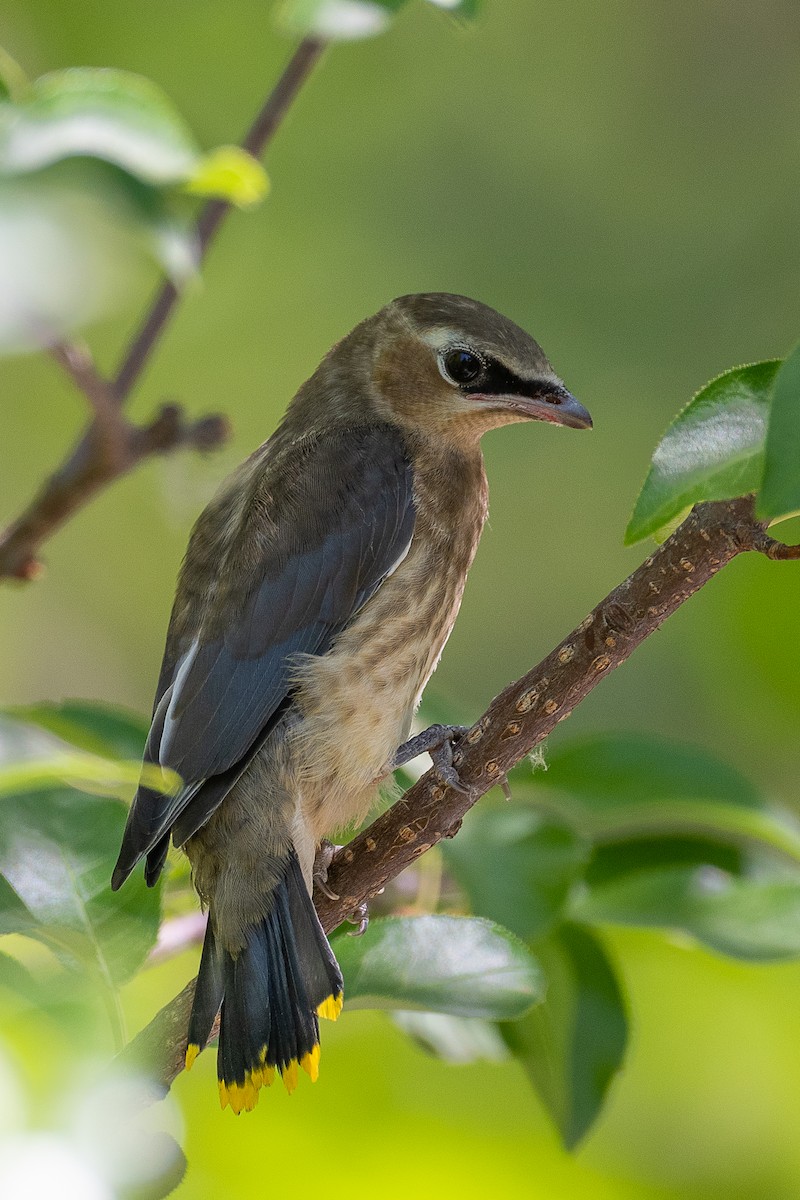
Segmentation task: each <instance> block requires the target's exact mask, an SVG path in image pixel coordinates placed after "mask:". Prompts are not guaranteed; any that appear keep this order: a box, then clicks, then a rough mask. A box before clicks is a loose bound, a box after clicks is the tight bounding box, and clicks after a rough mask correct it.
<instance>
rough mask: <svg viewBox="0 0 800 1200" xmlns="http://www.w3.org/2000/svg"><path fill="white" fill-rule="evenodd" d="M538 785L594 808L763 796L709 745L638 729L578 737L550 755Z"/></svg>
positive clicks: (746, 804)
mask: <svg viewBox="0 0 800 1200" xmlns="http://www.w3.org/2000/svg"><path fill="white" fill-rule="evenodd" d="M533 783H534V787H535V789H536V790H537V791H539V790H541V789H543V788H544V789H549V790H557V791H559V792H563V793H565V795H566V796H569V797H570V798H571V800H573V801H574V802H575V803H576V805H579V806H580V808H581V811H583V810H584V809H585V810H587V811H589V812H592V813H595V812H598V811H602V810H613V809H616V808H619V807H620V806H623V805H629V804H638V803H641V802H642V801H651V802H656V801H660V800H679V799H687V800H694V799H696V798H697V797H698V796H702V797H703V799H705V800H709V801H712V802H719V803H721V804H735V805H737V806H739V807H742V808H762V807H763V806H764V801H763V799H762V797H761V795H760V793H759V792H758V789H757V788H756V787H755V786H754V784H753V783H751V781H750V780H749V779H747V778H746V777H745V776H744V775H742V774H741V773H740V772H739V771H737V770H736V768H735V767H732V766H730V764H729V763H726V762H723V761H722V760H721V759H718V758H716V757H715V756H714V755H712V754H709V753H708V752H707V751H706V750H703V749H701V748H700V747H697V746H692V745H689V744H687V743H684V742H677V741H672V740H670V739H668V738H662V737H656V736H651V735H650V734H639V733H621V734H619V733H601V734H596V735H593V736H591V737H587V738H580V739H576V740H574V741H572V742H568V743H566V744H565V745H563V746H560V747H558V748H557V749H554V750H553V751H552V752H551V753H549V754H548V759H547V770H546V771H544V772H540V773H538V774H536V775H535V776H534V780H533Z"/></svg>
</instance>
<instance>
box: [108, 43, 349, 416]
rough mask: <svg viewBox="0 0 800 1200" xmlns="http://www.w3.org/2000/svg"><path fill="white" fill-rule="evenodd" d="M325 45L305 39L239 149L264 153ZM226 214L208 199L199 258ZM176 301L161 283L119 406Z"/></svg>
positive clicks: (122, 382)
mask: <svg viewBox="0 0 800 1200" xmlns="http://www.w3.org/2000/svg"><path fill="white" fill-rule="evenodd" d="M325 44H326V43H325V42H324V41H322V40H320V39H318V38H306V39H305V41H302V42H301V43H300V45H299V46H298V47H297V49H296V50H295V52H294V54H293V55H292V57H291V58H290V59H289V62H288V63H287V64H286V67H285V68H284V71H283V73H282V74H281V76H280V78H279V80H278V82H277V83H276V84H275V87H274V88H273V89H272V91H271V92H270V94H269V96H268V97H267V100H266V101H265V103H264V106H263V108H262V109H261V111H260V112H259V114H258V116H257V117H256V119H255V121H254V122H253V124H252V126H251V127H250V129H249V131H248V133H247V134H246V135H245V138H244V140H243V141H242V148H243V149H244V150H247V151H248V152H249V153H250V154H252V155H253V156H254V157H255V158H261V157H262V155H263V154H264V153H265V152H266V150H267V147H268V146H269V144H270V142H271V141H272V139H273V137H274V136H275V134H276V133H277V131H278V129H279V127H280V125H281V123H282V121H283V119H284V117H285V116H286V114H287V112H288V111H289V108H290V107H291V105H292V103H293V101H294V99H295V97H296V96H297V94H298V92H299V91H300V89H301V87H302V86H303V84H304V83H305V81H306V79H307V78H308V76H309V75H310V74H311V72H312V70H313V69H314V67H315V66H316V64H317V62H318V61H319V59H320V58H321V56H322V53H323V51H324V49H325ZM229 211H230V205H229V204H228V203H226V201H224V200H211V201H210V202H209V203H208V204H206V206H205V207H204V209H203V211H202V212H201V214H200V218H199V220H198V222H197V235H198V240H199V243H200V254H201V259H202V258H205V256H206V254H207V253H208V248H209V246H210V245H211V242H212V240H213V238H214V235H215V233H216V232H217V230H218V229H219V226H220V223H221V222H222V220H223V218H224V217H225V215H226V214H227V213H228V212H229ZM177 300H178V292H177V291H176V290H175V287H174V286H173V285H172V284H171V283H169V282H166V283H164V284H163V285H162V287H161V289H160V291H159V292H158V295H157V296H156V298H155V300H154V301H153V304H152V307H151V308H150V311H149V312H148V314H147V316H146V318H145V320H144V322H143V323H142V327H141V329H140V330H139V332H138V333H137V334H136V336H135V337H134V339H133V341H132V342H131V344H130V347H129V348H128V351H127V353H126V355H125V357H124V359H123V361H122V364H121V365H120V368H119V371H118V372H117V375H116V378H115V380H114V385H113V387H114V395H115V396H116V397H117V399H118V401H119V402H120V404H121V403H122V402H123V401H124V400H125V399H126V397H127V396H128V395H129V394H130V391H131V388H132V387H133V385H134V383H136V380H137V379H138V378H139V376H140V375H141V373H142V371H143V370H144V367H145V365H146V364H147V362H148V360H149V358H150V355H151V354H152V352H153V347H154V346H155V344H156V342H157V341H158V339H159V338H160V336H161V334H162V333H163V331H164V327H165V326H166V324H167V321H168V320H169V318H170V316H171V314H172V311H173V309H174V307H175V304H176V303H177Z"/></svg>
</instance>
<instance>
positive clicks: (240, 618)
mask: <svg viewBox="0 0 800 1200" xmlns="http://www.w3.org/2000/svg"><path fill="white" fill-rule="evenodd" d="M524 420H534V421H549V422H551V423H552V424H556V425H567V426H570V427H572V428H576V429H586V428H589V427H590V426H591V418H590V416H589V414H588V412H587V411H586V410H585V409H584V408H583V407H582V406H581V405H580V404H579V403H578V402H577V400H575V399H574V397H573V396H571V395H570V393H569V392H568V391H567V390H566V389H565V387H564V386H563V384H562V383H561V381H560V380H559V379H558V377H557V376H556V375H555V373H554V371H553V368H552V367H551V366H550V364H549V362H548V361H547V358H546V357H545V355H544V353H543V351H542V350H541V349H540V347H539V346H538V345H537V343H536V342H535V341H534V340H533V339H532V338H531V337H529V335H528V334H527V333H525V332H524V331H523V330H522V329H520V328H519V327H518V326H517V325H514V324H513V323H512V322H511V321H509V320H507V319H506V318H505V317H502V316H500V315H499V314H498V313H496V312H494V311H493V310H492V309H491V308H487V307H486V306H485V305H483V304H479V303H477V302H476V301H474V300H469V299H467V298H466V297H463V296H452V295H447V294H444V293H433V294H427V295H415V296H403V297H401V298H400V299H398V300H394V301H393V302H392V303H391V304H389V305H387V306H386V307H385V308H383V309H381V311H380V312H379V313H378V314H377V315H376V316H374V317H371V318H370V319H369V320H366V321H363V322H362V323H361V324H360V325H358V326H357V327H356V328H355V329H354V330H353V331H352V333H350V334H349V335H348V336H347V337H346V338H344V339H343V340H342V341H341V342H339V343H338V345H336V346H334V348H333V349H332V350H331V351H330V353H329V354H328V355H327V357H326V358H325V359H323V361H322V363H321V365H320V366H319V367H318V368H317V370H316V371H315V372H314V374H313V375H312V376H311V378H310V379H309V380H308V381H307V382H306V383H305V384H303V386H302V387H301V388H300V390H299V392H298V393H297V395H296V396H295V398H294V400H293V401H292V402H291V404H290V405H289V408H288V411H287V413H286V416H285V418H284V420H283V422H282V424H281V425H280V427H279V428H278V430H277V432H276V433H274V434H273V436H272V437H271V438H270V439H269V440H268V441H267V442H265V443H264V444H263V445H262V446H261V447H259V449H258V450H256V451H255V452H254V453H253V454H252V455H251V456H250V458H248V459H247V460H246V462H244V463H243V464H242V466H241V467H239V469H238V470H237V471H236V472H235V473H234V475H233V476H232V477H231V478H230V479H229V480H228V481H227V483H225V484H224V485H223V487H222V489H221V491H220V492H219V494H218V495H217V496H216V497H215V499H213V500H212V501H211V503H210V504H209V505H208V507H207V508H206V509H205V511H204V512H203V513H202V514H201V516H200V518H199V520H198V522H197V524H196V526H195V528H194V531H193V533H192V536H191V540H190V542H189V547H188V550H187V553H186V558H185V561H184V564H183V567H182V570H181V574H180V579H179V582H178V589H177V595H176V598H175V604H174V607H173V611H172V618H171V621H170V626H169V632H168V634H167V644H166V650H165V653H164V661H163V665H162V668H161V676H160V679H159V682H158V689H157V691H156V699H155V707H154V711H153V722H152V727H151V729H150V734H149V737H148V740H147V746H146V749H145V755H144V760H145V763H146V764H160V766H161V767H163V768H171V769H172V770H173V771H175V772H177V774H178V775H179V776H180V778H181V780H182V785H183V786H182V787H181V788H180V790H179V791H178V792H177V793H173V794H171V795H164V794H161V793H160V792H157V791H153V790H150V788H148V787H147V786H145V785H144V783H143V784H142V785H140V787H139V790H138V792H137V794H136V797H135V799H134V802H133V806H132V808H131V811H130V815H129V818H128V823H127V826H126V829H125V834H124V837H123V842H122V849H121V851H120V856H119V861H118V863H117V866H116V869H115V871H114V875H113V880H112V887H114V888H115V889H116V888H118V887H120V885H121V884H122V883H123V881H124V880H125V879H126V878H127V876H128V875H129V874H130V872H131V870H132V869H133V867H134V866H135V864H136V863H137V862H138V861H139V859H140V858H142V857H143V856H146V859H147V862H146V867H145V877H146V879H147V882H148V883H149V884H153V883H154V882H155V881H156V879H157V878H158V876H159V874H160V872H161V869H162V867H163V865H164V860H165V858H166V854H167V849H168V846H169V840H170V836H171V837H172V841H173V843H174V844H175V845H176V846H180V847H183V849H184V850H185V851H186V853H187V855H188V856H189V859H190V862H191V865H192V875H193V879H194V884H195V887H196V888H197V891H198V893H199V895H200V898H201V900H202V901H203V903H204V904H205V905H207V907H208V911H209V922H208V928H207V932H206V937H205V943H204V945H203V952H202V957H201V962H200V972H199V977H198V981H197V990H196V994H195V998H194V1007H193V1010H192V1014H191V1020H190V1025H189V1046H188V1050H187V1058H186V1065H187V1067H188V1066H191V1063H192V1062H193V1060H194V1058H195V1056H196V1055H197V1053H198V1052H199V1051H200V1050H201V1049H202V1048H203V1047H204V1046H205V1044H206V1041H207V1039H208V1037H209V1034H210V1032H211V1027H212V1024H213V1022H214V1019H215V1017H216V1015H217V1013H218V1012H219V1011H220V1009H221V1025H220V1037H219V1050H218V1054H217V1074H218V1077H219V1088H220V1098H221V1101H222V1105H223V1107H225V1105H226V1103H229V1104H230V1106H231V1107H232V1109H233V1110H234V1111H235V1112H237V1113H238V1112H239V1111H240V1110H241V1109H242V1108H245V1109H250V1108H252V1107H253V1106H254V1105H255V1103H256V1101H257V1099H258V1094H259V1089H260V1087H261V1086H262V1085H263V1084H269V1083H271V1082H272V1080H273V1078H274V1076H275V1073H276V1072H279V1073H280V1074H281V1075H282V1077H283V1080H284V1082H285V1084H286V1085H287V1087H288V1088H289V1089H290V1090H291V1089H292V1088H293V1087H294V1086H295V1084H296V1081H297V1073H298V1066H299V1067H301V1068H303V1069H304V1070H305V1071H306V1072H307V1073H308V1074H309V1075H310V1076H311V1078H312V1079H315V1078H316V1077H317V1073H318V1063H319V1027H318V1018H319V1017H329V1018H335V1017H336V1016H338V1014H339V1011H340V1009H341V1005H342V978H341V974H340V972H339V968H338V965H337V963H336V959H335V958H334V955H333V952H332V950H331V948H330V946H329V944H328V942H327V939H326V938H325V935H324V933H323V931H322V928H321V926H320V924H319V921H318V920H317V916H316V912H315V910H314V907H313V904H312V901H311V890H312V874H313V864H314V858H315V852H316V850H317V847H318V846H319V844H320V842H321V840H322V839H323V838H324V837H325V836H326V835H329V834H331V833H333V832H334V831H335V830H337V829H341V828H342V827H344V826H346V825H349V824H352V823H354V822H359V821H361V820H363V818H364V817H365V816H366V814H367V811H368V810H369V808H370V805H371V804H372V802H373V800H374V799H375V797H376V793H377V790H378V787H379V785H380V784H381V782H382V781H383V780H385V779H386V778H387V776H389V775H390V774H391V772H392V770H393V769H394V767H395V766H396V765H398V764H399V763H400V762H402V761H404V760H405V758H406V757H407V756H408V755H409V754H410V753H411V752H412V751H413V750H419V749H420V748H421V747H422V746H427V747H428V748H430V749H435V748H436V743H437V736H436V735H433V736H431V737H430V738H429V739H427V741H426V739H425V738H424V737H423V738H422V739H421V740H420V739H419V738H417V739H414V741H413V743H409V744H408V748H406V747H405V746H404V745H403V743H404V742H405V739H406V738H408V735H409V731H410V726H411V720H412V716H413V714H414V711H415V709H416V707H417V705H418V703H419V700H420V696H421V693H422V689H423V688H424V686H425V684H426V682H427V680H428V679H429V677H430V675H431V673H432V672H433V670H434V668H435V666H436V664H437V662H438V660H439V656H440V654H441V652H442V648H443V647H444V644H445V642H446V641H447V638H448V636H449V634H450V630H451V629H452V627H453V622H454V621H455V618H456V614H457V612H458V609H459V605H460V603H461V595H462V592H463V590H464V583H465V581H466V577H467V571H468V570H469V567H470V564H471V562H472V559H473V556H474V554H475V550H476V547H477V544H478V539H479V537H480V534H481V529H482V527H483V523H484V521H485V519H486V512H487V485H486V477H485V474H484V469H483V459H482V456H481V451H480V445H479V442H480V438H481V436H482V435H483V434H484V433H485V432H486V431H487V430H489V429H493V428H495V427H497V426H500V425H506V424H508V423H509V422H512V421H524ZM438 740H441V738H440V737H439V738H438ZM151 770H152V767H151ZM443 770H446V767H443ZM451 777H452V776H451Z"/></svg>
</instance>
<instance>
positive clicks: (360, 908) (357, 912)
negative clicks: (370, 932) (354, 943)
mask: <svg viewBox="0 0 800 1200" xmlns="http://www.w3.org/2000/svg"><path fill="white" fill-rule="evenodd" d="M345 921H349V922H350V924H351V925H357V926H358V929H351V930H350V931H349V932H348V934H347V936H348V937H361V935H362V934H363V933H366V931H367V926H368V925H369V909H368V908H367V902H366V900H362V901H361V903H360V904H357V905H356V907H355V908H354V909H353V911H352V912H351V913H349V914H348V915H347V916H346V917H345Z"/></svg>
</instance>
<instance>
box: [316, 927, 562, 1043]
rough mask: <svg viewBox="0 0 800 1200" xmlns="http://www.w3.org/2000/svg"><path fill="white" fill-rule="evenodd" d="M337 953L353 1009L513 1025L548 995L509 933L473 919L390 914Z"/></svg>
mask: <svg viewBox="0 0 800 1200" xmlns="http://www.w3.org/2000/svg"><path fill="white" fill-rule="evenodd" d="M333 948H334V951H335V953H336V957H337V958H338V960H339V965H340V966H341V968H342V972H343V974H344V981H345V996H346V998H347V1004H348V1007H350V1008H388V1009H392V1008H394V1009H417V1010H423V1011H426V1012H441V1013H449V1014H450V1015H452V1016H457V1017H486V1018H489V1019H490V1020H514V1019H515V1018H516V1017H519V1016H521V1015H522V1014H523V1013H525V1012H527V1011H528V1009H529V1008H530V1007H531V1005H532V1004H536V1003H537V1002H538V1001H539V1000H541V998H542V994H543V993H542V976H541V972H540V970H539V965H538V963H537V962H536V960H535V959H534V958H533V957H532V955H531V954H530V953H529V951H528V950H527V949H526V948H525V946H523V945H522V944H521V943H520V942H519V941H518V940H517V939H516V938H515V937H514V936H513V935H512V934H510V933H508V931H507V930H505V929H501V928H500V927H499V926H497V925H494V924H492V922H491V921H483V920H475V919H473V918H470V917H447V916H426V917H389V918H386V919H385V920H373V921H371V922H370V924H369V926H368V928H367V931H366V933H365V934H364V935H363V936H362V937H359V938H351V937H348V936H347V935H346V934H340V935H339V936H338V937H336V938H334V940H333Z"/></svg>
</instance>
